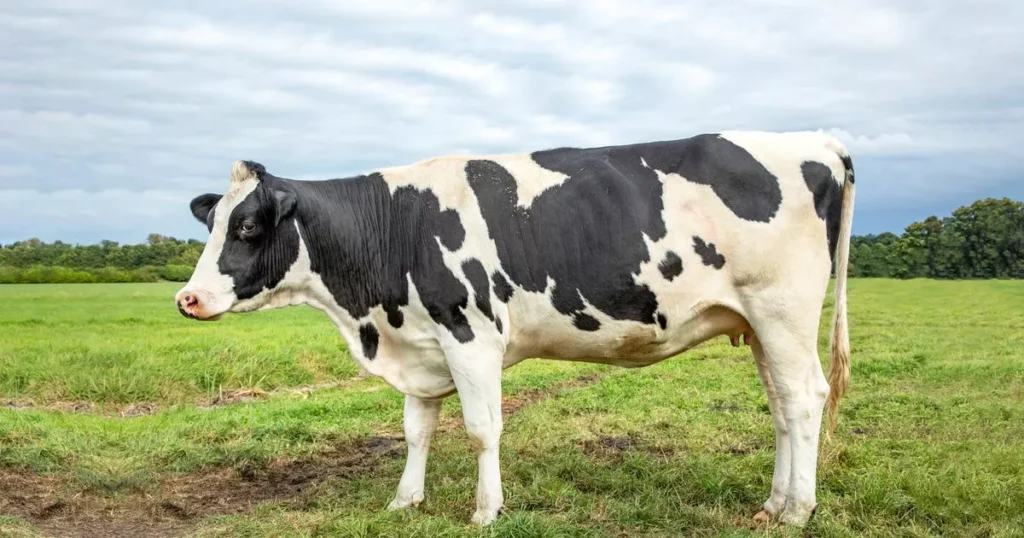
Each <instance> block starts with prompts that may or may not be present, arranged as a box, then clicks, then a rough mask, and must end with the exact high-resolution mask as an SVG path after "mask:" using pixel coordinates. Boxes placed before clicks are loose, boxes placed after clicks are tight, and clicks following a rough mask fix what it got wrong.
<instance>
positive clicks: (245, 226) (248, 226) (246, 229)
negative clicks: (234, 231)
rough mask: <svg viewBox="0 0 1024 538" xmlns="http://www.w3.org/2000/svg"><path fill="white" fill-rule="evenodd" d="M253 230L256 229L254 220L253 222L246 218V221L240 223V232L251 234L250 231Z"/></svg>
mask: <svg viewBox="0 0 1024 538" xmlns="http://www.w3.org/2000/svg"><path fill="white" fill-rule="evenodd" d="M255 231H256V223H255V222H253V221H251V220H247V221H245V222H243V223H242V233H243V234H251V233H253V232H255Z"/></svg>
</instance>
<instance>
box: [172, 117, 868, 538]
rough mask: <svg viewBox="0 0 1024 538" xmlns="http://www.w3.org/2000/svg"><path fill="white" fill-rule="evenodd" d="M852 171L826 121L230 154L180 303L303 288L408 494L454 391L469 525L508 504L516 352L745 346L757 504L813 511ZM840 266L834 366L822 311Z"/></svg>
mask: <svg viewBox="0 0 1024 538" xmlns="http://www.w3.org/2000/svg"><path fill="white" fill-rule="evenodd" d="M853 205H854V174H853V165H852V161H851V159H850V156H849V154H848V153H847V151H846V149H845V148H844V147H843V145H842V144H841V143H840V142H839V141H838V140H836V139H835V138H833V137H832V136H829V135H827V134H824V133H821V132H795V133H767V132H723V133H717V134H702V135H698V136H693V137H691V138H685V139H681V140H672V141H662V142H651V143H641V144H633V145H621V146H608V147H599V148H587V149H579V148H559V149H548V150H543V151H536V152H532V153H518V154H499V155H487V156H462V157H456V156H450V157H441V158H435V159H429V160H424V161H421V162H417V163H415V164H411V165H408V166H398V167H393V168H384V169H380V170H378V171H376V172H373V173H370V174H366V175H360V176H357V177H350V178H345V179H331V180H324V181H297V180H291V179H284V178H281V177H277V176H275V175H273V174H271V173H270V172H268V171H267V170H266V169H265V168H264V167H263V166H262V165H260V164H258V163H255V162H252V161H239V162H236V163H234V165H233V168H232V170H231V181H230V184H229V186H228V189H227V192H226V193H225V194H223V195H219V194H204V195H201V196H198V197H196V198H195V199H194V200H192V202H191V210H192V213H193V215H195V217H196V218H197V219H198V220H199V221H200V222H202V223H204V224H205V225H206V226H207V228H208V229H209V232H210V236H209V240H208V242H207V244H206V248H205V249H204V250H203V253H202V256H201V257H200V259H199V262H198V264H197V266H196V268H195V273H194V274H193V275H192V278H191V280H189V282H188V284H187V285H186V286H185V287H184V288H183V289H181V291H179V292H178V294H177V296H176V298H175V300H176V302H177V306H178V309H179V310H180V311H181V313H182V314H184V315H185V316H187V317H189V318H194V319H198V320H213V319H217V318H220V317H221V316H222V315H223V314H225V313H227V312H248V311H253V310H263V309H270V308H279V307H283V306H288V305H299V304H306V305H310V306H312V307H314V308H317V309H319V310H322V311H323V312H324V313H326V314H327V316H329V317H330V319H331V321H333V322H334V324H335V325H336V326H337V327H338V330H339V331H340V332H341V335H342V337H343V338H344V340H345V341H346V342H347V343H348V344H349V347H350V349H351V351H352V355H353V356H354V357H355V358H356V360H357V361H358V362H359V365H360V366H361V367H362V368H363V369H364V370H366V371H368V372H370V373H371V374H374V375H376V376H380V377H381V378H383V379H384V380H385V381H386V382H387V383H389V384H390V385H391V386H393V387H394V388H396V389H397V390H399V391H401V392H402V393H404V394H405V411H404V412H405V415H404V416H405V418H404V426H405V437H406V440H407V443H408V459H407V461H406V465H405V470H404V472H403V474H402V478H401V481H400V482H399V484H398V491H397V495H396V496H395V498H394V501H393V502H392V503H391V504H390V507H389V508H391V509H399V508H405V507H408V506H417V505H418V504H419V503H420V502H421V501H422V500H423V495H424V474H425V471H426V464H427V452H428V446H429V444H430V439H431V436H432V434H433V432H434V429H435V426H436V425H437V422H438V411H439V410H440V407H441V400H442V399H443V398H446V397H448V396H450V395H452V394H455V393H458V396H459V398H460V401H461V402H462V409H463V416H464V420H465V427H466V430H467V432H468V434H469V437H470V439H471V441H472V445H473V447H474V449H475V451H476V454H477V458H478V465H479V469H478V472H479V476H478V482H477V496H476V512H475V513H474V514H473V517H472V521H473V523H475V524H478V525H486V524H489V523H491V522H492V521H493V520H494V519H495V517H497V515H498V513H499V510H500V509H501V508H502V505H503V502H504V497H503V494H502V483H501V471H500V469H499V464H498V461H499V460H498V445H499V438H500V436H501V432H502V412H501V398H502V396H501V377H502V371H503V370H504V369H505V368H508V367H510V366H512V365H514V364H516V363H518V362H520V361H522V360H524V359H527V358H548V359H556V360H573V361H587V362H596V363H604V364H614V365H619V366H623V367H641V366H648V365H651V364H654V363H657V362H659V361H661V360H664V359H666V358H668V357H672V356H674V355H677V354H679V353H681V352H683V351H686V350H688V349H690V348H692V347H694V346H696V345H698V344H700V343H702V342H705V341H707V340H709V339H711V338H714V337H717V336H727V337H729V338H730V339H731V340H733V343H734V344H737V343H738V340H739V337H740V336H743V338H744V340H745V341H746V343H748V344H749V345H750V347H751V349H752V350H753V355H754V359H755V363H756V365H757V371H758V373H759V374H760V378H761V382H762V383H763V385H764V388H765V390H766V391H767V394H768V403H769V408H770V410H771V415H772V418H773V420H774V424H775V448H776V456H775V472H774V477H773V478H772V490H771V496H770V497H769V498H768V500H767V501H766V502H765V503H764V506H763V510H761V511H760V512H759V513H758V514H757V516H755V517H756V518H757V519H758V520H761V521H765V520H769V519H770V518H772V517H776V516H777V517H778V518H779V519H780V520H781V521H782V522H785V523H794V524H804V523H806V522H807V520H808V519H809V518H810V516H811V514H812V513H813V511H814V509H815V507H816V500H815V488H816V471H817V458H818V441H819V433H820V428H821V418H822V412H823V410H824V408H825V403H826V400H827V401H828V417H829V428H830V429H829V431H832V430H831V428H832V427H833V426H834V423H835V410H836V405H837V403H838V401H839V399H840V398H841V397H842V395H843V392H844V391H845V390H846V388H847V385H848V383H849V336H848V332H847V321H846V272H847V260H848V252H849V241H850V225H851V219H852V216H853ZM833 262H834V263H835V270H836V285H835V316H834V319H833V326H832V333H831V365H830V369H829V375H828V379H826V377H825V375H823V372H822V368H821V364H820V363H819V360H818V347H817V336H818V323H819V319H820V316H821V309H822V302H823V300H824V298H825V294H826V292H827V287H828V284H829V280H830V276H831V273H832V269H833Z"/></svg>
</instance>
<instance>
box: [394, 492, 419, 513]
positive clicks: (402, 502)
mask: <svg viewBox="0 0 1024 538" xmlns="http://www.w3.org/2000/svg"><path fill="white" fill-rule="evenodd" d="M421 502H423V492H422V491H417V492H416V493H413V494H412V495H398V496H397V497H395V500H393V501H391V504H389V505H388V510H403V509H406V508H409V507H413V508H417V507H419V505H420V503H421Z"/></svg>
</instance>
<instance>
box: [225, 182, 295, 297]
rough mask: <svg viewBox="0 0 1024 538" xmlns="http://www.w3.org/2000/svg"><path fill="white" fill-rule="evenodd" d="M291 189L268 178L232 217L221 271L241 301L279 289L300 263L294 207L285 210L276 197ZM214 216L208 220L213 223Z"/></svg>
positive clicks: (238, 206)
mask: <svg viewBox="0 0 1024 538" xmlns="http://www.w3.org/2000/svg"><path fill="white" fill-rule="evenodd" d="M287 188H288V187H287V186H286V185H285V184H284V183H283V182H281V181H279V180H277V179H276V178H266V179H265V180H264V181H263V182H261V183H260V184H259V186H257V187H256V190H254V191H252V192H251V193H249V195H248V196H246V197H245V199H243V200H242V201H241V202H240V203H239V204H238V205H237V206H236V207H235V209H234V210H232V211H231V215H230V216H229V217H228V224H227V229H226V233H225V238H224V248H223V250H221V253H220V258H219V259H218V260H217V269H218V270H219V271H220V273H221V274H223V275H227V276H230V277H231V279H232V281H233V282H234V292H235V296H236V297H238V299H239V300H244V299H251V298H252V297H255V296H256V295H257V294H259V293H260V292H261V291H263V290H264V289H269V290H272V289H274V288H276V287H277V285H278V284H280V283H281V280H283V279H284V276H285V274H286V273H287V272H288V270H289V269H290V268H291V266H292V265H293V264H294V263H295V261H296V260H298V259H299V232H298V231H297V230H296V229H295V221H294V218H292V213H291V210H294V206H291V207H290V208H287V207H285V208H283V207H281V205H280V203H279V200H280V198H279V197H278V195H277V194H276V193H278V192H286V189H287ZM213 213H214V212H213V211H210V214H209V215H208V216H207V219H208V221H209V222H211V223H212V222H213Z"/></svg>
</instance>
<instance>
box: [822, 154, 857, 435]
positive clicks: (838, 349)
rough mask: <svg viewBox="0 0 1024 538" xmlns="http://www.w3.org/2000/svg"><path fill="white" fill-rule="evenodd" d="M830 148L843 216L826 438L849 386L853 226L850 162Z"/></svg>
mask: <svg viewBox="0 0 1024 538" xmlns="http://www.w3.org/2000/svg"><path fill="white" fill-rule="evenodd" d="M831 142H832V143H831V144H830V147H831V149H832V150H834V151H835V152H836V154H838V155H839V159H840V160H841V161H842V162H843V168H844V170H845V177H844V178H843V191H842V192H843V193H842V197H843V202H842V214H841V215H842V216H841V217H840V221H839V238H838V239H839V241H838V245H837V248H836V253H835V256H836V258H835V272H836V273H835V277H836V284H835V309H834V314H833V316H832V336H831V338H830V343H829V349H830V361H829V370H828V384H829V387H830V390H829V395H828V437H829V438H831V437H832V435H833V434H834V433H835V427H836V419H837V413H836V410H837V408H838V406H839V400H840V399H842V397H843V395H844V394H845V393H846V390H847V388H849V386H850V331H849V326H848V325H847V321H846V273H847V270H848V269H849V265H850V233H851V229H852V225H853V198H854V177H853V160H851V159H850V154H849V153H848V152H847V151H846V148H845V147H844V146H843V145H842V144H841V143H840V142H839V141H838V140H834V139H833V140H832V141H831Z"/></svg>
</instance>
